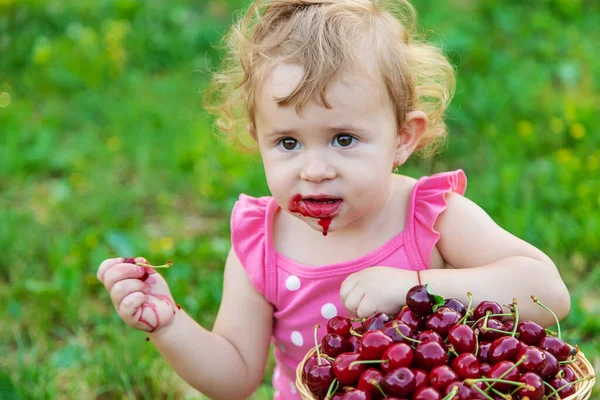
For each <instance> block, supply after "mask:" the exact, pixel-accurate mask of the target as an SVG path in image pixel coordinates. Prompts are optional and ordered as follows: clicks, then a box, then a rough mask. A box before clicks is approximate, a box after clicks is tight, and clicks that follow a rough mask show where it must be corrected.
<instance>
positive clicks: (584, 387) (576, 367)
mask: <svg viewBox="0 0 600 400" xmlns="http://www.w3.org/2000/svg"><path fill="white" fill-rule="evenodd" d="M315 353H316V347H313V348H312V349H310V350H309V351H308V352H307V353H306V355H305V356H304V358H303V359H302V361H301V362H300V363H299V364H298V367H297V368H296V388H297V389H298V392H299V393H300V396H301V397H302V400H318V398H317V397H315V396H314V395H313V394H312V392H311V391H310V389H309V388H308V386H307V385H306V383H305V382H304V381H303V379H302V372H303V369H304V364H305V363H306V361H307V360H308V359H309V358H310V357H311V356H312V355H313V354H315ZM575 358H576V360H577V361H575V362H573V363H570V364H569V367H571V368H572V369H573V372H574V373H575V376H576V377H577V378H578V379H579V378H583V377H584V376H592V378H591V379H587V380H585V381H583V382H579V383H576V384H575V393H574V394H572V395H571V396H568V397H565V398H564V399H562V400H587V399H589V398H590V396H591V395H592V389H593V388H594V385H595V384H596V378H595V373H594V367H592V364H591V363H590V361H589V360H588V359H587V358H586V357H585V354H583V352H581V351H577V353H576V354H575Z"/></svg>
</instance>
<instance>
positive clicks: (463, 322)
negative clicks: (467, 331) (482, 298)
mask: <svg viewBox="0 0 600 400" xmlns="http://www.w3.org/2000/svg"><path fill="white" fill-rule="evenodd" d="M467 296H468V297H469V305H468V306H467V311H466V312H465V315H464V316H463V317H462V318H461V319H460V321H458V322H457V323H456V324H457V325H458V324H466V323H467V318H468V317H469V313H470V312H471V305H473V294H472V293H471V292H467Z"/></svg>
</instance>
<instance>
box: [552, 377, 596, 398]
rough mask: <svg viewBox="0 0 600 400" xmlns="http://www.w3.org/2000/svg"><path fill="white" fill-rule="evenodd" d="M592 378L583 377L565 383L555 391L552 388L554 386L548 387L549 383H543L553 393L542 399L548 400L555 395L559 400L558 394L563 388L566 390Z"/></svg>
mask: <svg viewBox="0 0 600 400" xmlns="http://www.w3.org/2000/svg"><path fill="white" fill-rule="evenodd" d="M592 378H594V375H590V376H585V377H583V378H580V379H577V380H576V381H573V382H569V383H566V384H564V385H562V386H561V387H559V388H558V389H555V388H554V386H552V385H550V384H549V383H546V382H545V381H544V383H545V384H546V385H548V386H550V387H551V388H552V391H553V393H550V394H549V395H548V396H546V397H544V399H549V398H551V397H552V396H553V395H557V396H558V397H559V398H560V394H559V392H560V391H561V390H563V389H565V388H567V387H569V386H571V385H574V384H576V383H579V382H584V381H587V380H590V379H592Z"/></svg>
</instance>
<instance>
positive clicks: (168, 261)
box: [135, 260, 173, 268]
mask: <svg viewBox="0 0 600 400" xmlns="http://www.w3.org/2000/svg"><path fill="white" fill-rule="evenodd" d="M135 265H139V266H140V267H149V268H169V267H170V266H171V265H173V261H171V260H167V263H166V264H163V265H150V264H148V263H145V262H141V261H137V262H136V263H135Z"/></svg>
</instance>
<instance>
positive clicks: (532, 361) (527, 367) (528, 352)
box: [516, 346, 546, 374]
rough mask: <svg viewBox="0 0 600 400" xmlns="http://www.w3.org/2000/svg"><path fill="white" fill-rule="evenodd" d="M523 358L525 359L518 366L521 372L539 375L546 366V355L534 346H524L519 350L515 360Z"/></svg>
mask: <svg viewBox="0 0 600 400" xmlns="http://www.w3.org/2000/svg"><path fill="white" fill-rule="evenodd" d="M523 356H527V358H526V359H525V360H524V361H523V362H522V363H521V364H520V365H519V370H520V371H521V372H535V373H536V374H540V373H541V372H542V370H543V369H544V367H545V366H546V353H545V352H544V351H543V350H541V349H540V348H538V347H536V346H525V347H523V348H521V350H519V353H518V354H517V358H516V359H517V360H520V359H521V358H522V357H523Z"/></svg>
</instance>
